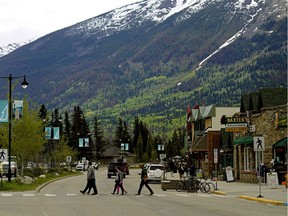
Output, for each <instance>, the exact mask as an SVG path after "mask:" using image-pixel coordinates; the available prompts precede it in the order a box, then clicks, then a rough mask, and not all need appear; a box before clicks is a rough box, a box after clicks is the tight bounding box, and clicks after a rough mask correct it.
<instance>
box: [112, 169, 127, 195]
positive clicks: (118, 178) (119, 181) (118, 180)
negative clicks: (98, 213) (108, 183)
mask: <svg viewBox="0 0 288 216" xmlns="http://www.w3.org/2000/svg"><path fill="white" fill-rule="evenodd" d="M116 171H117V174H116V179H115V185H114V190H113V192H112V193H111V194H113V195H114V194H115V191H116V189H117V188H118V187H119V188H120V189H121V191H122V194H121V195H124V188H123V185H122V181H123V175H122V172H121V170H120V168H119V167H117V168H116Z"/></svg>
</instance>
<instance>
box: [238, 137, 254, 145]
mask: <svg viewBox="0 0 288 216" xmlns="http://www.w3.org/2000/svg"><path fill="white" fill-rule="evenodd" d="M233 143H234V145H243V144H253V136H244V137H240V138H238V139H236V140H234V142H233Z"/></svg>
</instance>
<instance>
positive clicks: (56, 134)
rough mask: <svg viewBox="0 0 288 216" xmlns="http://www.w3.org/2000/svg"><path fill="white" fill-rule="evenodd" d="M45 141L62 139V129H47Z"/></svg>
mask: <svg viewBox="0 0 288 216" xmlns="http://www.w3.org/2000/svg"><path fill="white" fill-rule="evenodd" d="M45 139H54V140H59V139H60V128H59V127H45Z"/></svg>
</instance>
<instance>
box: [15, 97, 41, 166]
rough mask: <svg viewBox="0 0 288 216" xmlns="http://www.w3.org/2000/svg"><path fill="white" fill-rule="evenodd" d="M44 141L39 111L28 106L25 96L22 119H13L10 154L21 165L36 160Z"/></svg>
mask: <svg viewBox="0 0 288 216" xmlns="http://www.w3.org/2000/svg"><path fill="white" fill-rule="evenodd" d="M44 143H45V140H44V131H43V121H42V119H41V118H40V117H39V111H38V110H37V109H32V108H29V105H28V102H27V101H26V98H25V99H24V103H23V116H22V119H21V120H19V121H16V120H15V121H13V139H12V155H15V156H16V157H17V160H18V163H19V162H20V164H21V165H22V167H23V166H24V164H25V163H26V162H28V161H38V159H39V155H40V153H41V152H42V150H43V146H44Z"/></svg>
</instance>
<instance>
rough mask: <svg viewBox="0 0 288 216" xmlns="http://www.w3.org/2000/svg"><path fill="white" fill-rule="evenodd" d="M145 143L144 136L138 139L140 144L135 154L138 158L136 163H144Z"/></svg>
mask: <svg viewBox="0 0 288 216" xmlns="http://www.w3.org/2000/svg"><path fill="white" fill-rule="evenodd" d="M143 155H144V152H143V141H142V136H141V134H140V136H139V138H138V142H137V150H136V152H135V156H136V158H135V159H136V162H142V161H143Z"/></svg>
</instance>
